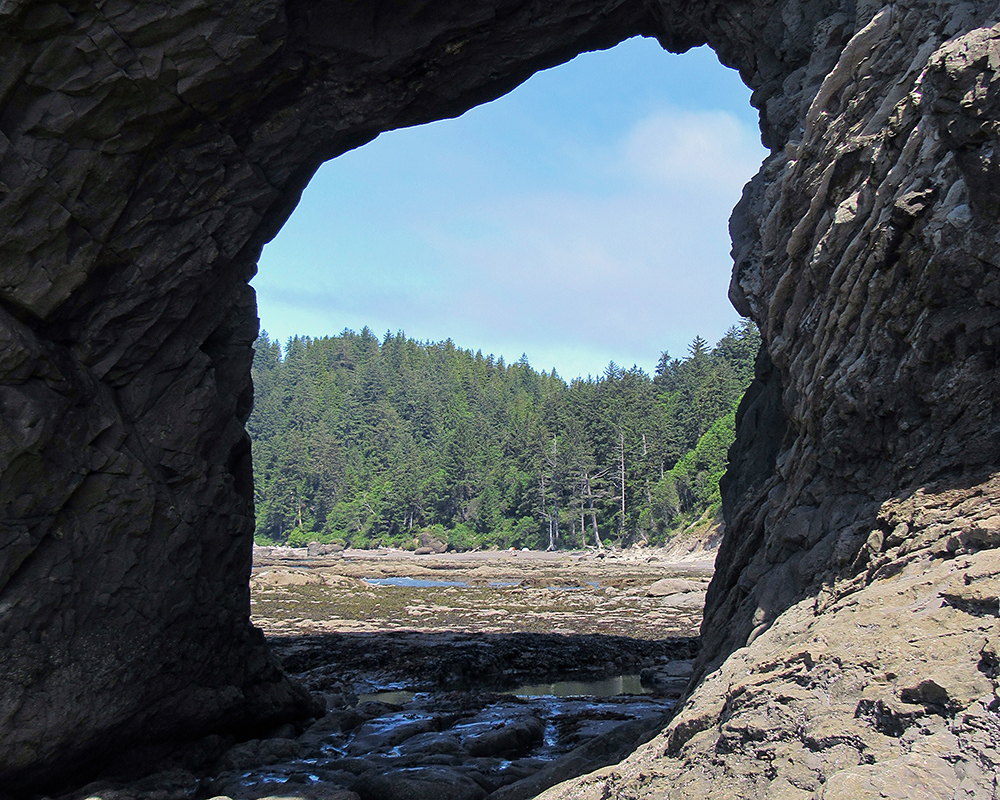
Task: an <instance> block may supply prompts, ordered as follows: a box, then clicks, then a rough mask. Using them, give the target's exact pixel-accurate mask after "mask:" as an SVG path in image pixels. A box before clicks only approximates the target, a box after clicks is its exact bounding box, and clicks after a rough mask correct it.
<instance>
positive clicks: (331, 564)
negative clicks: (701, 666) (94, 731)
mask: <svg viewBox="0 0 1000 800" xmlns="http://www.w3.org/2000/svg"><path fill="white" fill-rule="evenodd" d="M258 556H259V560H260V563H259V564H258V565H257V567H256V571H255V574H257V573H260V574H264V575H265V577H264V578H262V579H261V580H260V586H259V587H258V589H259V590H261V591H262V590H263V586H264V585H266V586H268V587H269V591H270V593H271V594H272V595H277V596H276V597H272V601H273V605H274V607H279V606H280V607H281V608H283V609H284V610H285V611H287V612H289V613H291V614H294V615H295V617H296V618H298V619H304V618H307V619H312V620H314V621H315V622H316V623H325V622H328V620H324V619H323V618H322V617H321V616H318V615H317V613H316V612H317V606H316V605H315V603H313V602H311V601H310V599H309V597H308V596H303V595H302V594H301V593H300V590H301V589H302V587H304V586H323V587H325V588H326V589H327V590H329V591H330V592H331V595H332V597H333V602H336V601H337V600H338V599H339V600H340V601H343V600H344V598H341V597H339V595H337V590H338V588H339V587H340V586H341V584H342V582H343V581H344V580H348V581H351V584H350V585H352V586H353V585H354V582H356V581H357V579H354V578H351V577H350V576H349V575H345V574H342V573H345V572H347V573H351V572H364V573H365V574H371V573H372V572H374V571H376V570H378V571H380V574H384V573H387V572H388V573H396V575H395V577H397V578H401V579H409V580H415V581H417V582H418V583H432V581H429V580H423V581H420V580H419V579H415V578H414V577H413V575H409V576H407V575H405V572H407V571H410V572H413V571H417V572H419V571H420V570H422V569H427V570H429V571H431V572H432V573H433V574H434V575H435V576H436V577H438V578H440V579H442V580H439V581H438V582H439V583H440V582H443V581H447V580H448V579H449V578H451V579H453V580H451V583H452V584H455V583H457V582H458V581H457V580H455V578H456V576H465V577H466V578H468V577H471V575H472V573H475V575H476V576H478V577H479V578H482V577H483V575H484V573H486V572H489V573H490V575H491V576H492V577H503V578H504V579H505V580H503V581H496V582H495V583H500V584H502V585H498V586H493V587H488V590H489V591H492V592H494V593H501V592H504V591H508V590H509V589H510V586H511V584H514V583H518V582H520V581H524V580H527V577H526V576H532V578H533V579H537V582H539V583H545V582H548V581H554V580H556V579H557V578H561V582H562V583H563V584H571V585H575V584H580V585H584V586H587V587H588V588H590V589H593V590H595V591H597V588H596V587H594V586H592V585H591V584H590V583H588V582H587V580H586V579H588V578H593V577H597V578H599V579H600V580H598V581H594V583H598V584H600V583H601V582H615V581H619V582H620V581H626V582H629V583H634V584H635V586H634V587H633V588H635V589H636V595H635V596H640V595H644V594H645V592H646V588H647V586H648V585H650V584H652V583H653V582H655V581H656V580H657V579H659V578H660V577H661V576H662V575H663V574H664V572H665V571H668V572H669V571H670V570H669V567H666V566H665V564H664V562H662V561H660V559H659V557H658V556H657V555H655V554H653V553H644V554H642V557H641V558H639V557H636V556H634V555H633V556H631V557H629V556H625V555H622V554H613V553H609V554H605V557H604V558H597V557H596V556H592V557H580V556H579V554H578V555H577V556H576V557H571V556H565V555H563V556H549V555H534V556H524V555H521V556H518V557H516V558H511V557H509V556H505V555H502V554H496V553H494V554H490V555H488V556H487V555H486V554H473V555H468V556H456V555H452V556H448V557H441V558H440V559H437V560H432V561H427V560H426V559H420V560H416V559H415V558H414V555H413V554H408V553H357V552H351V551H348V552H347V553H346V554H337V556H336V557H317V556H316V555H315V554H313V555H310V554H309V553H308V551H302V552H278V553H275V552H273V551H272V552H260V553H258ZM651 559H652V560H651ZM288 563H294V564H295V565H296V566H295V567H294V569H295V572H294V573H292V574H295V575H299V576H302V578H303V580H302V581H298V580H296V581H287V580H284V579H281V578H280V577H279V576H281V575H285V574H286V573H285V572H281V571H277V572H276V571H273V570H275V569H276V566H277V565H278V564H288ZM708 568H710V562H705V561H702V562H695V563H688V564H686V565H682V566H681V568H680V570H679V572H680V573H681V574H688V575H690V576H692V577H690V578H688V579H686V580H689V581H692V582H694V583H696V584H698V583H700V582H701V581H700V580H699V577H700V578H701V579H704V578H705V577H706V574H705V573H706V570H707V569H708ZM282 569H284V567H282ZM289 569H290V568H289ZM675 574H676V573H675ZM543 576H544V578H545V580H544V581H543V580H542V577H543ZM466 583H469V581H467V582H466ZM354 588H355V589H356V587H354ZM384 588H385V589H387V590H391V589H398V588H406V590H407V591H408V592H409V593H410V595H411V596H412V597H413V599H415V600H416V599H419V595H420V594H421V593H428V592H433V591H434V590H435V589H436V588H439V587H434V586H424V585H416V586H410V587H393V586H387V587H384ZM449 588H456V589H457V588H458V587H456V586H451V587H449ZM475 590H476V591H482V587H478V589H475ZM425 602H426V601H425ZM521 602H522V603H523V607H522V610H524V611H527V610H529V609H530V607H531V602H532V596H531V595H528V596H525V597H522V598H521ZM380 607H381V608H382V609H383V616H384V618H381V617H379V616H378V615H376V616H373V617H369V618H368V619H367V625H368V629H366V630H349V631H344V632H338V633H330V632H316V633H310V634H301V635H279V634H276V635H274V636H272V637H271V638H270V640H269V643H270V646H271V648H272V650H273V652H275V653H276V654H277V655H278V656H279V657H280V659H281V662H282V665H283V667H284V669H285V671H286V672H287V673H288V674H290V675H291V676H293V677H294V678H295V679H296V680H297V681H298V682H299V683H300V685H301V686H303V687H304V688H305V689H307V690H308V691H309V692H311V693H312V695H313V696H314V697H316V698H322V700H323V702H324V703H325V705H326V713H325V714H324V715H323V716H322V717H320V718H318V719H315V720H313V721H311V722H308V723H305V724H303V723H300V724H298V725H291V724H288V725H284V726H281V727H278V728H275V729H273V730H272V731H270V736H269V738H263V739H256V738H255V739H250V740H247V741H242V742H234V741H233V740H232V739H231V738H230V739H228V740H226V739H216V740H212V741H206V742H203V743H201V745H200V746H199V747H196V748H194V749H193V750H192V751H191V752H190V753H189V755H188V759H187V761H186V762H184V761H181V762H179V763H178V764H177V766H176V767H175V768H174V769H173V770H172V771H171V772H167V773H161V774H160V775H158V776H157V775H154V776H150V777H148V778H145V779H142V780H139V781H136V780H134V779H130V778H128V776H125V775H123V776H121V777H118V778H116V779H105V781H104V782H103V783H97V784H92V785H89V786H86V787H84V788H83V789H82V790H80V791H77V792H73V793H70V794H68V795H64V796H63V797H62V798H60V800H83V798H89V797H101V798H103V800H139V798H149V797H153V796H156V797H158V798H160V800H204V798H206V797H228V798H230V800H257V799H258V798H265V797H285V798H301V799H302V800H309V799H311V798H316V799H317V800H318V799H320V798H331V797H332V798H343V799H344V800H346V798H359V799H360V800H383V798H392V800H397V799H398V798H433V800H440V798H441V797H442V796H446V797H455V798H474V799H475V800H482V798H486V797H490V798H494V800H524V799H525V798H529V797H534V796H535V795H537V794H538V793H539V792H541V791H543V790H544V789H546V788H547V787H549V786H553V785H555V784H556V783H558V782H560V781H563V780H566V779H568V778H572V777H575V776H578V775H581V774H584V773H586V772H589V771H592V770H594V769H597V768H599V767H601V766H605V765H607V764H611V763H615V762H617V761H619V760H620V759H621V758H623V757H624V756H625V755H627V754H628V753H629V752H631V751H632V750H634V749H635V747H637V746H638V745H639V744H641V743H642V742H644V741H646V740H648V739H649V738H651V737H652V736H653V735H655V734H656V733H657V732H658V731H659V730H660V729H662V728H663V726H664V725H665V724H666V722H667V719H668V718H669V714H670V712H671V710H672V709H673V707H674V704H675V703H676V701H677V698H678V697H679V696H680V695H681V693H682V692H683V691H684V689H685V687H686V684H687V677H688V676H690V674H691V672H692V670H693V658H694V656H695V655H696V653H697V648H698V643H697V639H696V638H695V637H692V636H684V635H680V634H679V633H678V634H677V635H674V636H671V637H667V638H662V639H656V638H644V639H634V638H630V637H626V636H609V635H604V634H600V633H593V632H591V631H592V628H593V625H594V622H595V620H596V619H598V618H599V616H600V614H599V613H593V612H592V613H590V614H585V613H583V614H579V615H577V616H576V617H575V623H576V627H575V628H574V629H573V630H572V631H570V632H567V633H564V634H552V633H548V634H543V633H533V632H531V631H525V630H520V631H517V630H509V631H504V632H489V633H476V632H473V631H469V630H465V631H457V630H450V629H448V628H446V627H445V628H441V627H432V626H431V625H429V623H428V622H427V620H419V621H420V622H421V624H422V625H423V626H424V627H423V628H422V629H411V630H388V631H381V630H379V627H380V626H381V625H382V624H384V623H385V622H386V620H387V619H388V618H389V617H390V616H391V614H392V611H391V604H383V605H381V606H380ZM483 610H484V611H485V610H488V609H483ZM512 616H515V617H516V616H518V615H517V614H513V615H512ZM489 620H490V617H489V616H488V615H486V616H485V617H484V621H486V623H487V624H489ZM276 621H278V620H270V619H269V618H267V617H266V616H263V615H262V614H260V613H259V611H258V617H257V622H258V624H260V625H261V626H262V627H263V628H265V629H270V628H273V627H275V626H274V625H272V622H276ZM508 624H512V623H511V622H508ZM522 624H523V625H524V626H529V625H530V624H531V620H530V618H529V617H527V616H526V615H525V618H524V619H523V621H522ZM697 625H698V619H697V615H696V614H695V615H694V617H693V618H689V619H687V620H686V621H685V623H684V625H683V628H684V629H686V630H689V631H692V630H696V629H697ZM278 627H280V626H278ZM325 627H326V626H325V625H317V629H318V630H321V631H322V630H325ZM640 673H641V675H640Z"/></svg>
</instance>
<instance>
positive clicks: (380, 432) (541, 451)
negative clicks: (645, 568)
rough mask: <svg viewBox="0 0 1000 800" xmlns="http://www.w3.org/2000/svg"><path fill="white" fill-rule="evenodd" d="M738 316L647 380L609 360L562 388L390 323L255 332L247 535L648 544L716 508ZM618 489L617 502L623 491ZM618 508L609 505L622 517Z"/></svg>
mask: <svg viewBox="0 0 1000 800" xmlns="http://www.w3.org/2000/svg"><path fill="white" fill-rule="evenodd" d="M759 343H760V337H759V334H758V333H757V330H756V328H755V327H754V326H753V325H752V324H750V323H744V324H743V325H741V326H737V327H734V328H732V329H731V330H730V331H729V332H728V333H727V334H726V336H725V337H723V339H722V340H720V342H719V343H718V344H717V345H716V347H715V348H709V346H708V344H707V343H706V342H705V341H704V340H703V339H701V338H697V339H695V341H694V342H693V343H692V344H691V346H690V348H689V354H688V357H686V358H685V359H683V360H680V359H672V358H671V357H670V356H669V355H668V354H666V353H664V354H663V357H662V358H661V359H660V363H659V365H658V366H657V369H656V374H655V376H653V377H652V378H651V377H650V376H649V375H647V374H646V373H645V372H643V371H642V370H641V369H639V368H638V367H632V368H631V369H625V368H623V367H619V366H618V365H617V364H615V363H614V362H612V363H610V364H609V365H608V367H607V369H606V370H605V371H604V373H603V374H602V375H601V376H600V377H598V378H596V379H595V378H588V379H586V380H582V379H577V380H574V381H572V382H571V383H570V384H567V383H566V382H565V381H563V380H562V379H561V378H560V377H559V376H558V375H556V374H555V372H554V371H553V372H552V373H546V372H540V373H539V372H536V371H535V370H534V369H533V368H532V367H531V366H530V364H529V363H528V360H527V358H526V357H524V356H522V357H521V359H520V360H519V361H517V362H515V363H513V364H506V363H505V362H504V360H503V359H502V358H496V357H494V356H492V355H489V356H483V354H482V353H481V352H479V353H472V352H471V351H468V350H462V349H460V348H457V347H456V346H455V345H454V343H453V342H452V341H451V340H447V341H445V342H437V343H430V342H417V341H414V340H412V339H407V338H406V337H405V336H404V335H403V334H402V333H397V334H395V335H393V334H390V333H387V334H386V335H385V337H384V338H383V339H382V340H381V341H380V340H379V339H378V338H377V337H375V336H374V335H373V334H372V332H371V331H370V330H369V329H367V328H364V329H363V330H362V331H361V332H360V333H354V332H353V331H349V330H345V331H344V332H343V333H342V334H341V335H340V336H335V337H325V338H322V339H309V338H300V337H294V338H292V339H290V340H289V341H288V342H287V343H286V344H285V346H284V348H281V347H279V345H278V344H277V343H275V342H271V341H270V340H269V338H268V336H267V334H266V333H262V334H261V337H260V339H259V340H258V341H257V344H256V347H255V356H254V362H253V379H254V386H255V403H254V409H253V413H252V415H251V417H250V420H249V422H248V423H247V429H248V431H249V432H250V436H251V440H252V442H253V458H254V482H255V504H256V518H257V533H256V539H257V541H260V542H262V543H263V542H268V543H287V544H294V545H302V544H306V543H308V542H310V541H322V542H339V543H342V544H344V545H345V546H350V547H377V546H394V547H413V546H414V542H415V540H416V537H417V535H418V534H419V532H420V531H422V530H430V531H432V532H433V535H434V536H435V537H436V538H439V539H441V540H442V541H447V542H448V543H449V545H450V546H451V547H452V548H454V549H472V548H475V547H485V548H508V547H517V548H520V547H525V546H527V547H533V548H546V547H550V546H551V547H579V546H581V545H582V544H583V542H584V541H586V543H587V544H588V545H591V546H592V545H594V544H595V543H596V539H595V536H594V531H593V529H594V526H595V524H596V526H597V530H598V535H599V537H600V538H601V540H619V541H621V542H623V543H627V542H629V541H634V540H636V539H638V538H640V537H641V538H649V539H654V540H657V539H662V538H664V537H665V536H666V535H668V534H669V532H670V530H671V529H673V528H675V527H676V526H677V525H679V524H682V522H683V521H684V520H685V519H687V518H689V517H690V516H691V515H694V514H698V513H700V511H704V510H705V509H707V508H711V507H712V506H713V505H717V504H718V503H719V489H718V478H719V476H720V475H721V474H722V472H723V471H724V470H725V464H726V451H727V449H728V447H729V446H730V444H731V443H732V441H733V420H734V413H733V412H734V409H735V407H736V404H737V403H738V401H739V398H740V396H741V395H742V393H743V390H744V389H745V388H746V386H747V384H748V383H749V381H750V380H751V378H752V375H753V360H754V357H755V356H756V353H757V349H758V347H759ZM623 501H624V502H623ZM623 505H624V511H623Z"/></svg>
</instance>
